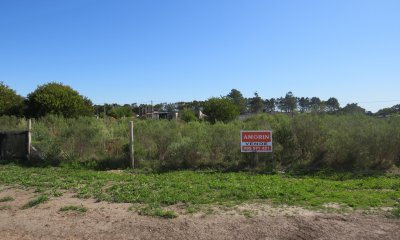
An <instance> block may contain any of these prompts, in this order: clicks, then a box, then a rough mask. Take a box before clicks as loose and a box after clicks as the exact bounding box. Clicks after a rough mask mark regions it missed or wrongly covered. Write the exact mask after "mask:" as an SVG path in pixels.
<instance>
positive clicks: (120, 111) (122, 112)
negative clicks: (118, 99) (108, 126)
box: [110, 105, 132, 118]
mask: <svg viewBox="0 0 400 240" xmlns="http://www.w3.org/2000/svg"><path fill="white" fill-rule="evenodd" d="M110 116H111V117H114V118H122V117H131V116H132V108H131V106H129V105H124V106H117V107H114V108H112V109H111V112H110Z"/></svg>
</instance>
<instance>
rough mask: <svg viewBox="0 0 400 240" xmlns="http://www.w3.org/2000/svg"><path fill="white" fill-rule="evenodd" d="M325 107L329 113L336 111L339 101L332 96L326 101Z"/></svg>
mask: <svg viewBox="0 0 400 240" xmlns="http://www.w3.org/2000/svg"><path fill="white" fill-rule="evenodd" d="M326 108H327V111H328V112H331V113H332V112H336V111H338V110H339V109H340V104H339V101H338V100H337V99H336V98H334V97H331V98H329V99H328V101H326Z"/></svg>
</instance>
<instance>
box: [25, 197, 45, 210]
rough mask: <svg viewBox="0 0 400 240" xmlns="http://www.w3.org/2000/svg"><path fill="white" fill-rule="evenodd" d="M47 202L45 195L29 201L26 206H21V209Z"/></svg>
mask: <svg viewBox="0 0 400 240" xmlns="http://www.w3.org/2000/svg"><path fill="white" fill-rule="evenodd" d="M48 200H49V197H48V196H47V195H40V196H39V197H37V198H35V199H33V200H31V201H29V202H28V203H27V204H25V205H24V206H22V209H27V208H31V207H34V206H36V205H39V204H41V203H44V202H47V201H48Z"/></svg>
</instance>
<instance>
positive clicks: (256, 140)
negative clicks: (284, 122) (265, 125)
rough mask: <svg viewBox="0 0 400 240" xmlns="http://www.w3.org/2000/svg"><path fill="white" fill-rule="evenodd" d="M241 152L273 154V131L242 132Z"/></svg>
mask: <svg viewBox="0 0 400 240" xmlns="http://www.w3.org/2000/svg"><path fill="white" fill-rule="evenodd" d="M240 138H241V141H240V147H241V152H272V131H270V130H257V131H240Z"/></svg>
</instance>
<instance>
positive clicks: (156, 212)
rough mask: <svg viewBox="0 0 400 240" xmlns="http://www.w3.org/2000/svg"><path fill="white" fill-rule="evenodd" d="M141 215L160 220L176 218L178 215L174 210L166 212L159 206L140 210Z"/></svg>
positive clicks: (150, 206)
mask: <svg viewBox="0 0 400 240" xmlns="http://www.w3.org/2000/svg"><path fill="white" fill-rule="evenodd" d="M138 212H139V215H143V216H152V217H160V218H176V217H177V214H176V213H175V212H174V211H172V210H164V209H162V208H161V207H159V206H155V205H148V206H145V207H142V208H139V209H138Z"/></svg>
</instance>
